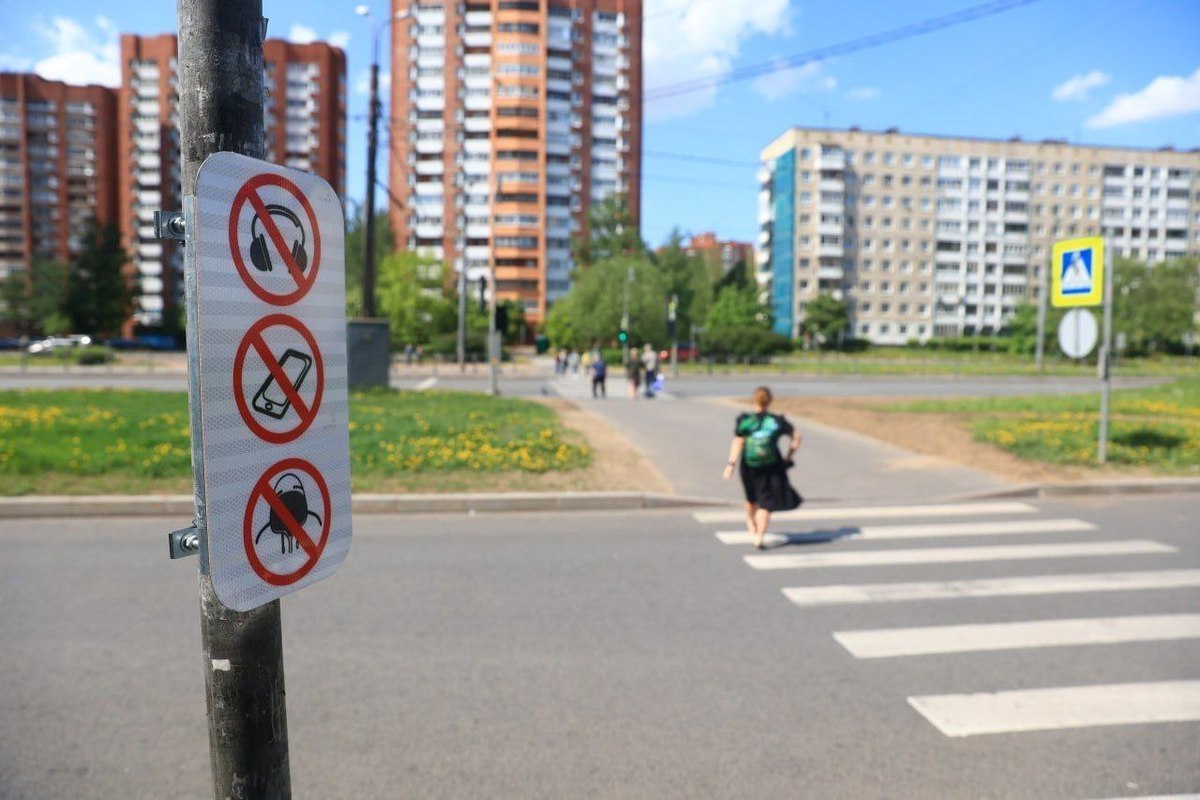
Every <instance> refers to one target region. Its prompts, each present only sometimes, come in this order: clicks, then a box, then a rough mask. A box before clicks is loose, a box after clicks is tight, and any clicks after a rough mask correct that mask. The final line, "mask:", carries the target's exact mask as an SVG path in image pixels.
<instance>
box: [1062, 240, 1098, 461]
mask: <svg viewBox="0 0 1200 800" xmlns="http://www.w3.org/2000/svg"><path fill="white" fill-rule="evenodd" d="M1050 269H1051V270H1052V271H1051V279H1052V286H1051V301H1052V302H1053V303H1054V306H1055V308H1084V307H1087V306H1098V305H1101V304H1103V305H1104V332H1103V339H1102V340H1101V343H1100V356H1099V359H1098V364H1099V366H1098V370H1099V374H1100V436H1099V444H1098V449H1097V459H1098V460H1099V462H1100V463H1101V464H1103V463H1105V462H1106V461H1107V460H1108V417H1109V400H1110V394H1111V391H1112V382H1111V375H1110V370H1109V359H1110V358H1111V354H1112V285H1113V277H1112V269H1113V267H1112V253H1111V252H1110V249H1109V248H1108V247H1105V242H1104V239H1103V238H1102V237H1099V236H1092V237H1088V238H1085V239H1070V240H1067V241H1063V242H1056V243H1055V244H1054V251H1053V257H1052V258H1051V261H1050ZM1065 322H1066V320H1064V323H1065ZM1089 349H1090V348H1089Z"/></svg>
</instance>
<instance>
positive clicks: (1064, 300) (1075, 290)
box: [1050, 236, 1104, 308]
mask: <svg viewBox="0 0 1200 800" xmlns="http://www.w3.org/2000/svg"><path fill="white" fill-rule="evenodd" d="M1050 269H1051V274H1050V277H1051V279H1052V280H1051V291H1050V300H1051V302H1052V303H1053V305H1054V307H1055V308H1075V307H1079V306H1098V305H1100V304H1101V303H1103V302H1104V239H1103V238H1101V237H1099V236H1091V237H1088V238H1086V239H1069V240H1067V241H1065V242H1055V244H1054V251H1053V256H1052V258H1051V261H1050Z"/></svg>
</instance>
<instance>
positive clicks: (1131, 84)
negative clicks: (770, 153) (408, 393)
mask: <svg viewBox="0 0 1200 800" xmlns="http://www.w3.org/2000/svg"><path fill="white" fill-rule="evenodd" d="M976 1H978V0H976ZM972 4H973V2H972V0H908V2H903V3H898V2H881V1H880V0H874V1H873V2H851V1H850V0H841V2H834V1H833V0H807V1H806V0H753V2H733V1H732V0H647V8H646V18H647V32H646V38H645V42H644V48H645V60H646V72H647V75H646V80H645V86H646V89H647V90H648V91H650V90H653V89H654V88H655V87H660V86H664V85H669V84H672V83H675V82H677V81H681V80H688V79H692V78H696V77H719V76H721V75H723V74H725V73H726V72H728V71H729V70H730V69H736V68H737V67H740V66H745V65H748V64H754V63H759V62H764V61H771V60H773V59H778V58H782V57H785V56H788V55H790V54H793V53H801V52H806V51H810V50H813V49H816V48H819V47H823V46H826V45H830V44H836V43H838V42H842V41H845V40H848V39H853V38H857V37H860V36H863V35H866V34H870V33H876V32H880V31H884V30H887V29H890V28H895V27H899V26H901V25H905V24H908V23H911V22H915V21H918V20H921V19H925V18H929V17H934V16H938V15H941V14H947V13H950V12H953V11H957V10H960V9H963V8H966V7H968V6H970V5H972ZM355 5H356V3H355V2H354V1H353V0H350V1H349V2H344V3H343V2H330V0H289V2H287V3H281V2H274V1H273V0H266V2H264V13H265V14H266V16H267V17H268V18H270V29H269V35H271V36H273V37H281V38H291V39H295V40H300V41H304V40H308V39H311V38H313V37H316V38H320V39H332V40H334V41H337V42H339V43H342V44H344V46H345V47H346V50H347V52H348V56H349V68H348V69H349V80H350V92H349V100H350V108H349V114H350V116H351V119H350V122H349V134H348V135H349V142H350V146H349V147H348V159H349V165H348V169H349V173H350V174H349V176H348V187H349V194H350V196H351V198H354V199H356V200H357V199H361V197H362V195H363V187H364V184H365V180H364V179H363V177H362V176H363V172H364V169H365V153H364V151H365V137H366V132H365V123H364V122H363V121H362V119H361V118H362V117H363V116H364V115H365V113H366V107H367V97H366V93H365V72H366V69H367V67H368V65H369V60H370V26H369V23H368V22H367V21H366V20H364V19H363V18H361V17H359V16H357V15H355V13H354V6H355ZM370 5H371V6H372V7H373V9H374V12H375V14H376V16H377V18H381V17H384V16H386V15H387V13H388V4H387V3H385V2H383V0H374V2H371V3H370ZM95 8H96V6H95V4H94V3H91V2H87V1H86V0H44V2H41V3H37V4H20V3H0V32H2V33H0V69H34V70H36V71H38V72H40V73H42V74H44V75H46V76H47V77H52V78H57V79H60V80H68V81H70V82H86V81H94V82H101V83H104V82H110V83H111V82H115V80H116V76H117V64H116V58H117V53H116V35H117V33H118V32H134V33H141V34H155V33H162V32H167V31H172V30H174V29H175V25H176V21H175V4H174V3H173V2H160V3H153V4H151V3H118V4H113V5H110V6H108V7H106V8H105V9H104V11H103V13H102V15H99V16H98V15H97V12H96V10H95ZM1197 31H1200V3H1197V2H1196V1H1195V0H1148V2H1145V3H1138V4H1134V3H1128V2H1121V1H1118V0H1108V2H1096V1H1095V0H1039V2H1033V3H1032V4H1030V5H1027V6H1024V7H1019V8H1016V9H1014V10H1011V11H1008V12H1005V13H1003V14H1000V15H998V16H993V17H989V18H987V19H983V20H977V21H974V22H968V23H965V24H963V25H960V26H957V27H954V28H951V29H948V30H943V31H940V32H935V33H932V34H929V35H925V36H920V37H917V38H913V39H910V40H907V41H904V42H900V43H897V44H889V45H885V46H882V47H879V48H876V49H873V50H868V51H865V52H861V53H857V54H853V55H849V56H845V57H841V58H837V59H833V60H831V61H827V62H822V63H819V64H810V65H806V66H804V67H801V68H799V69H795V70H790V71H782V72H777V73H775V74H773V75H772V76H770V77H769V78H765V79H758V80H751V81H746V82H741V83H735V84H729V85H725V86H721V87H718V88H715V89H706V90H703V91H699V92H695V93H692V94H689V95H685V96H682V97H678V98H673V99H671V100H665V101H651V102H648V103H647V106H646V117H647V118H646V125H645V150H646V155H645V157H644V172H645V181H644V184H643V209H644V211H643V224H642V228H643V235H644V236H645V238H646V239H647V240H648V241H649V242H651V243H652V244H657V243H659V242H661V241H662V240H663V239H664V238H665V237H666V235H667V234H668V232H669V231H670V230H671V229H672V228H673V227H676V226H677V227H679V228H680V229H681V230H683V231H684V232H685V233H688V232H699V231H705V230H713V231H716V232H717V233H718V234H719V235H721V236H722V237H726V238H738V239H746V240H753V238H754V236H755V233H756V228H757V222H756V219H755V215H756V213H757V187H756V184H755V172H756V171H757V170H756V163H757V159H758V153H759V151H760V150H761V149H762V147H763V146H764V145H766V144H767V143H768V142H770V141H771V140H772V139H774V138H775V137H776V136H778V135H779V134H780V133H782V132H783V131H784V130H786V129H787V128H788V127H789V126H791V125H814V126H821V125H831V126H833V127H846V126H849V125H860V126H862V127H864V128H879V129H882V128H887V127H891V126H898V127H899V128H900V129H901V130H904V131H911V132H917V133H936V134H953V135H964V136H988V137H1000V138H1007V137H1009V136H1013V135H1021V136H1023V137H1024V138H1026V139H1041V138H1045V137H1062V138H1067V139H1069V140H1070V141H1073V142H1079V141H1083V142H1087V143H1093V144H1112V145H1130V146H1139V147H1158V146H1161V145H1164V144H1172V145H1174V146H1175V147H1176V148H1179V149H1190V148H1194V147H1200V48H1198V47H1197V46H1196V38H1195V37H1196V32H1197ZM681 155H682V156H701V157H707V158H713V159H719V160H722V161H729V162H737V163H728V164H726V163H720V164H716V163H707V162H698V161H689V160H684V159H680V158H678V156H681ZM380 169H381V171H383V169H384V164H383V162H382V160H381V162H380ZM380 199H381V202H382V201H383V198H380Z"/></svg>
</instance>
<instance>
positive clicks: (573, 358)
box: [567, 348, 579, 378]
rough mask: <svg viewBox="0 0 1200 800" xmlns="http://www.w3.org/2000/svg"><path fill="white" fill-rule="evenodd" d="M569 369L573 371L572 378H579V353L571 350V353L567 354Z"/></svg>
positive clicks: (573, 349)
mask: <svg viewBox="0 0 1200 800" xmlns="http://www.w3.org/2000/svg"><path fill="white" fill-rule="evenodd" d="M567 368H568V369H569V370H570V371H571V377H572V378H578V377H579V351H578V350H576V349H575V348H571V352H569V353H567Z"/></svg>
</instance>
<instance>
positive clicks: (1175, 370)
mask: <svg viewBox="0 0 1200 800" xmlns="http://www.w3.org/2000/svg"><path fill="white" fill-rule="evenodd" d="M1045 363H1046V368H1045V370H1043V371H1041V372H1039V371H1038V370H1037V369H1036V368H1035V366H1034V363H1033V357H1032V356H1014V355H1011V354H1009V353H986V352H981V353H948V352H938V351H933V350H915V349H914V350H910V349H906V348H876V349H873V350H869V351H867V352H865V353H825V354H816V353H800V354H793V355H789V356H783V357H781V358H777V359H776V360H775V361H774V362H773V363H771V364H749V365H746V364H713V365H712V372H713V374H716V375H725V374H761V375H782V374H813V375H970V376H983V375H1007V376H1037V375H1045V376H1053V377H1065V376H1078V377H1087V376H1091V375H1095V374H1096V367H1095V364H1086V363H1085V364H1081V363H1077V362H1075V361H1071V360H1068V359H1064V358H1061V357H1058V356H1052V355H1050V354H1047V356H1046V362H1045ZM679 368H680V371H681V372H685V373H707V372H708V371H709V366H708V365H707V364H703V363H699V364H680V367H679ZM1197 370H1200V359H1187V358H1183V357H1178V356H1164V357H1161V358H1154V359H1149V358H1139V359H1128V360H1125V361H1121V362H1118V364H1117V365H1116V367H1115V368H1114V374H1116V375H1122V376H1127V377H1153V376H1159V377H1187V376H1189V375H1194V374H1195V373H1196V371H1197Z"/></svg>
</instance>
